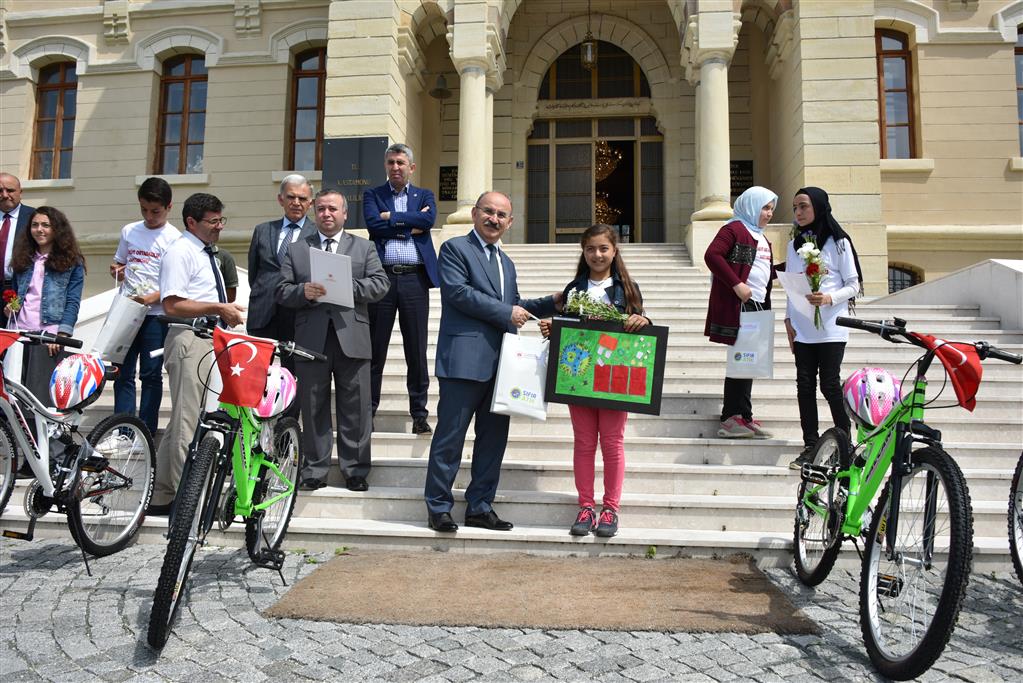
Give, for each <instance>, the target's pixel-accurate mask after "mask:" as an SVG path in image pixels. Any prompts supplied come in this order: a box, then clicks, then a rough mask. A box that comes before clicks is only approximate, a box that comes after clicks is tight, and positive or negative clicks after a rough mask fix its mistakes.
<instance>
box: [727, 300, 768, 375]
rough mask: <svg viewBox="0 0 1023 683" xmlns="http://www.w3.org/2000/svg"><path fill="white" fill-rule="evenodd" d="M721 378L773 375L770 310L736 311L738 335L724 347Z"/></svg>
mask: <svg viewBox="0 0 1023 683" xmlns="http://www.w3.org/2000/svg"><path fill="white" fill-rule="evenodd" d="M725 377H731V378H733V379H771V378H773V377H774V311H770V310H767V311H765V310H759V311H742V312H741V313H740V314H739V334H738V336H736V338H735V343H734V344H732V345H731V346H729V347H728V361H727V363H726V365H725Z"/></svg>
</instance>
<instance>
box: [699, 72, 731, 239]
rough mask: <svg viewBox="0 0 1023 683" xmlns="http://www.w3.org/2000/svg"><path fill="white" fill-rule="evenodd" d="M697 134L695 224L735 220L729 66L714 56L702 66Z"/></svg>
mask: <svg viewBox="0 0 1023 683" xmlns="http://www.w3.org/2000/svg"><path fill="white" fill-rule="evenodd" d="M696 108H697V110H698V113H697V122H698V123H697V126H698V128H697V131H696V135H697V137H698V138H699V140H700V145H699V156H698V157H697V160H696V163H697V173H698V175H699V180H698V183H699V185H698V187H699V192H700V196H699V197H697V207H699V208H698V209H697V211H696V213H694V214H693V217H692V220H694V221H707V220H721V219H726V218H731V217H732V208H731V202H730V200H731V171H730V161H731V155H730V153H729V149H730V148H729V144H730V143H729V130H728V128H729V126H728V62H727V61H726V60H725V58H724V57H722V56H719V55H713V56H710V57H707V58H706V59H704V60H703V62H702V63H701V64H700V84H699V85H698V86H696Z"/></svg>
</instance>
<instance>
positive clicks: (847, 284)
mask: <svg viewBox="0 0 1023 683" xmlns="http://www.w3.org/2000/svg"><path fill="white" fill-rule="evenodd" d="M792 212H793V214H794V217H795V221H794V223H793V229H792V239H791V240H790V241H789V244H788V254H787V258H786V263H785V268H786V270H787V271H788V272H790V273H800V272H806V269H807V263H806V261H804V259H803V257H802V256H800V255H799V254H798V253H797V252H798V250H799V249H800V248H801V247H803V246H804V245H805V244H807V243H812V244H813V246H814V247H815V248H816V249H817V250H819V252H820V254H819V258H820V261H821V263H820V267H821V273H822V275H821V278H820V287H819V290H820V291H817V292H814V293H812V294H810V295H808V296H807V297H806V299H807V301H808V302H809V303H810V304H811V305H810V307H806V306H798V305H795V304H794V303H793V301H792V298H791V297H790V298H789V301H788V306H787V309H786V312H785V329H786V331H787V332H788V337H789V348H790V349H791V350H792V353H793V355H794V356H795V360H796V397H797V400H798V403H799V423H800V426H801V427H802V431H803V450H802V452H801V453H800V454H799V456H798V457H797V458H796V459H795V460H793V461H792V463H791V465H790V467H791V468H792V469H800V468H801V467H802V465H803V463H805V462H810V460H811V454H812V453H813V447H814V444H816V443H817V439H818V438H819V436H820V435H819V433H818V431H817V428H818V423H817V375H818V374H819V375H820V384H821V393H822V394H824V398H825V399H826V400H827V402H828V406H829V407H830V408H831V418H832V419H833V420H834V422H835V426H836V427H839V428H841V429H844V430H845V432H846V433H847V434H848V433H849V430H850V423H849V417H848V416H847V415H846V414H845V408H844V406H843V404H842V380H841V378H840V377H839V373H840V372H841V367H842V358H843V356H844V355H845V344H846V342H847V341H848V340H849V331H848V329H846V328H844V327H838V326H837V325H836V324H835V319H836V318H837V317H838V316H844V315H847V314H848V310H849V303H850V302H851V301H852V300H853V299H854V297H855V296H856V295H857V293H859V291H860V283H862V282H863V275H862V271H861V270H860V261H859V258H858V257H857V255H856V249H855V248H854V247H853V244H852V240H851V239H850V238H849V235H848V234H847V233H846V232H845V230H843V229H842V226H841V225H839V224H838V221H836V220H835V218H834V217H833V216H832V215H831V204H830V203H829V202H828V193H827V192H825V191H824V190H822V189H820V188H819V187H804V188H800V189H799V190H798V191H797V192H796V196H795V199H793V200H792ZM816 310H819V311H820V313H819V316H816V317H815V311H816Z"/></svg>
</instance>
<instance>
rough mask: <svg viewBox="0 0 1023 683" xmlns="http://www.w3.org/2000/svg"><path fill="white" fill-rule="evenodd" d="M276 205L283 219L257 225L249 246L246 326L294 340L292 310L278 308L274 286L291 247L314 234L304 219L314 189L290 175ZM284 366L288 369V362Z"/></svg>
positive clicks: (263, 334)
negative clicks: (282, 212)
mask: <svg viewBox="0 0 1023 683" xmlns="http://www.w3.org/2000/svg"><path fill="white" fill-rule="evenodd" d="M277 203H278V204H280V205H281V207H282V208H283V209H284V217H283V218H278V219H277V220H274V221H267V222H266V223H260V224H259V225H257V226H256V229H255V230H253V231H252V242H251V243H250V244H249V317H248V320H247V321H246V322H245V327H246V329H247V330H248V332H249V334H251V335H254V336H257V337H269V338H271V339H278V340H281V341H293V340H294V339H295V311H294V309H291V308H288V307H286V306H278V305H277V285H278V283H280V281H281V264H282V263H283V262H284V257H285V256H286V255H287V253H288V249H290V248H291V245H292V244H294V243H295V242H298V241H299V240H303V239H305V238H306V237H308V236H309V235H312V234H314V233H315V232H316V226H315V225H313V222H312V221H311V220H309V219H308V218H307V217H306V212H307V211H309V207H310V206H312V203H313V189H312V187H311V186H310V185H309V181H308V180H306V179H305V177H304V176H300V175H297V174H292V175H289V176H287V177H286V178H285V179H284V180H282V181H281V187H280V192H279V193H278V194H277ZM285 364H287V365H288V367H289V368H290V369H291V370H294V365H293V364H292V363H291V360H290V359H285Z"/></svg>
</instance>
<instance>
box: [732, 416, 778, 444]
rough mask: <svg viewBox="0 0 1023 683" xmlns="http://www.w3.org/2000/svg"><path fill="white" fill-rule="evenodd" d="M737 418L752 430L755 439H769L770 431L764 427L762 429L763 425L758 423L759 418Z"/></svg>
mask: <svg viewBox="0 0 1023 683" xmlns="http://www.w3.org/2000/svg"><path fill="white" fill-rule="evenodd" d="M739 419H740V420H742V423H743V424H744V425H745V426H746V427H748V428H749V429H752V430H753V435H754V436H755V437H756V438H757V439H770V438H771V436H772V434H771V432H769V431H767V430H766V429H764V426H763V425H762V424H760V420H745V419H743V418H741V417H740V418H739Z"/></svg>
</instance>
